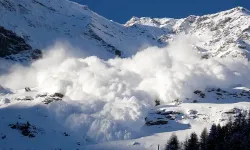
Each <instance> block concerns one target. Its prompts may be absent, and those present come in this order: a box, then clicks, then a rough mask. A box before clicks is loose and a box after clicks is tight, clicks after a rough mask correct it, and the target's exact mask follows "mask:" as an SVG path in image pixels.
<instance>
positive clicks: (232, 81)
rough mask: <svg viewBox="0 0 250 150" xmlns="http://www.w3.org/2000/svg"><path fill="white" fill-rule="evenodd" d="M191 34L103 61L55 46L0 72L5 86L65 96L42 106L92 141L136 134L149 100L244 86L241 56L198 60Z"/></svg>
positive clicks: (246, 67)
mask: <svg viewBox="0 0 250 150" xmlns="http://www.w3.org/2000/svg"><path fill="white" fill-rule="evenodd" d="M194 40H195V39H194V38H192V37H186V36H183V35H182V36H181V37H179V38H177V39H176V40H175V41H174V42H173V43H171V44H170V45H169V46H167V47H165V48H157V47H149V48H147V49H144V50H143V51H140V52H138V53H137V54H136V55H134V56H133V57H131V58H124V59H121V58H115V59H110V60H108V61H104V60H101V59H99V58H97V57H95V56H91V57H86V58H78V57H76V54H75V53H74V54H72V53H71V54H69V53H68V52H69V51H70V52H72V51H74V50H72V48H70V47H65V46H63V45H57V46H55V47H54V48H52V50H51V51H49V52H48V54H47V55H45V57H44V59H42V60H39V61H37V62H34V63H33V64H32V65H31V66H30V67H28V68H27V67H20V66H15V67H13V68H11V69H10V72H11V73H10V74H8V75H3V76H1V77H0V84H1V85H2V86H3V87H8V88H10V89H20V88H24V87H25V86H31V87H36V89H37V90H38V91H39V92H49V93H53V92H61V93H63V94H65V95H66V98H65V99H64V100H63V101H61V102H56V103H52V104H50V105H49V107H48V109H49V111H50V112H51V113H52V114H55V117H56V118H57V119H58V121H59V122H61V123H63V124H65V126H67V127H69V128H70V129H72V130H73V131H76V132H82V135H85V136H87V137H89V138H91V139H93V140H95V141H106V140H117V139H128V138H133V137H135V136H138V135H139V134H140V128H141V127H142V126H143V125H144V118H145V116H146V115H147V112H148V110H149V109H150V108H152V107H154V101H155V99H160V100H161V102H162V103H169V102H172V101H173V100H176V99H179V100H184V98H185V97H187V96H190V95H191V93H192V92H193V91H194V90H197V89H205V88H206V87H223V88H227V87H232V86H235V85H238V84H242V85H244V86H247V87H249V83H250V82H249V79H250V77H249V73H250V68H249V63H248V61H247V60H244V59H233V58H220V59H219V58H211V59H201V56H200V55H199V54H198V53H197V52H196V51H194V50H193V48H192V43H193V42H194Z"/></svg>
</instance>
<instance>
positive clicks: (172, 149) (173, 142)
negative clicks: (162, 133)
mask: <svg viewBox="0 0 250 150" xmlns="http://www.w3.org/2000/svg"><path fill="white" fill-rule="evenodd" d="M179 149H180V142H179V140H178V138H177V136H176V135H175V134H172V136H171V137H170V139H169V140H168V142H167V145H166V148H165V150H179Z"/></svg>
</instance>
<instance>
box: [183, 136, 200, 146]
mask: <svg viewBox="0 0 250 150" xmlns="http://www.w3.org/2000/svg"><path fill="white" fill-rule="evenodd" d="M184 149H185V150H199V141H198V137H197V134H196V133H194V132H193V133H192V134H191V135H190V138H189V139H188V141H187V144H186V145H185V147H184Z"/></svg>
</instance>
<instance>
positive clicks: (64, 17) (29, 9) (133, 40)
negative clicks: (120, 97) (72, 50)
mask: <svg viewBox="0 0 250 150" xmlns="http://www.w3.org/2000/svg"><path fill="white" fill-rule="evenodd" d="M58 3H60V2H57V1H54V2H51V1H49V0H28V1H23V0H18V1H12V0H8V1H5V0H1V1H0V7H2V8H3V9H1V14H2V15H1V18H2V19H1V20H0V26H3V27H5V28H6V29H9V30H11V31H13V32H15V33H16V34H17V35H19V36H21V37H23V38H24V39H25V41H26V42H27V43H28V44H30V45H31V46H32V47H34V48H37V49H46V48H48V47H50V46H52V45H53V44H55V43H56V42H57V41H68V43H69V44H70V45H75V46H76V47H77V48H79V49H82V50H83V52H84V53H86V55H87V56H91V55H96V56H98V57H100V58H103V59H109V58H112V57H115V55H120V56H121V57H130V56H132V55H134V54H135V53H136V52H137V51H138V50H140V49H141V48H145V47H148V46H158V47H164V46H165V45H166V44H167V43H168V42H171V41H172V40H173V39H174V38H175V37H176V36H177V35H178V34H179V33H181V32H184V33H185V34H188V35H190V36H197V38H200V41H199V42H197V43H194V49H195V50H197V51H198V52H199V53H201V54H202V57H203V58H207V57H215V56H218V57H225V56H233V57H247V58H248V57H249V50H250V48H249V39H250V38H249V37H250V36H249V31H248V30H249V28H250V24H249V23H248V22H250V21H249V20H250V18H249V14H248V13H249V11H248V10H246V9H245V8H243V7H236V8H233V9H231V10H228V11H223V12H219V13H216V14H210V15H204V16H189V17H187V18H183V19H173V18H161V19H159V18H156V19H151V18H145V17H144V18H140V19H139V18H135V17H134V18H132V19H130V20H129V21H128V22H127V23H125V24H124V25H122V24H118V23H115V22H113V21H109V20H108V19H106V18H104V17H102V16H100V15H98V14H96V13H94V12H93V11H91V10H89V9H88V7H87V6H85V5H79V4H77V3H74V2H71V1H63V2H61V4H60V5H59V4H58ZM65 6H70V7H67V8H64V7H65ZM62 8H64V9H62ZM66 11H68V12H67V13H65V12H66ZM35 12H36V13H35ZM242 14H245V16H244V15H242ZM230 17H231V18H233V19H230V20H224V22H223V18H224V19H228V18H230ZM240 17H242V18H243V21H241V22H243V24H242V23H241V24H240V21H239V19H240ZM53 18H57V19H56V20H54V19H53ZM9 19H11V20H9ZM233 21H235V22H236V23H235V25H234V26H232V27H229V28H228V27H227V26H228V23H229V22H233ZM140 22H141V23H140ZM154 24H155V25H154ZM239 24H240V25H239ZM211 26H212V27H211ZM224 26H226V27H224ZM236 26H239V28H237V27H236ZM231 28H233V29H231ZM240 28H244V29H240ZM37 30H39V31H41V33H40V35H39V36H38V35H37V34H35V33H36V32H35V31H37ZM244 30H245V31H244ZM229 31H233V32H235V33H234V34H235V35H230V34H229V36H228V33H227V32H229ZM243 31H244V32H243ZM205 32H207V33H206V34H204V33H205ZM211 34H212V36H211ZM210 36H211V37H210ZM204 37H206V38H205V39H204ZM223 38H224V39H223ZM218 39H222V40H218ZM206 41H209V42H206ZM89 49H91V50H89ZM228 49H230V50H228Z"/></svg>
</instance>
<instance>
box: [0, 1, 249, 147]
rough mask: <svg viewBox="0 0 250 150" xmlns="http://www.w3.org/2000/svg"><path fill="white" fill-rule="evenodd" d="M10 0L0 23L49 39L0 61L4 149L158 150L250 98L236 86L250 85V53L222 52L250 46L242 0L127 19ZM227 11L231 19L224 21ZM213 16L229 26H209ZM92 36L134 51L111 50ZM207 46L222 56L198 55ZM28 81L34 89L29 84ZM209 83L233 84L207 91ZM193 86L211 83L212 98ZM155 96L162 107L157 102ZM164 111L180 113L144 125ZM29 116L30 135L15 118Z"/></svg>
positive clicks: (33, 38)
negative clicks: (19, 59) (195, 11)
mask: <svg viewBox="0 0 250 150" xmlns="http://www.w3.org/2000/svg"><path fill="white" fill-rule="evenodd" d="M0 2H6V1H3V0H0ZM8 2H9V5H10V6H11V7H9V8H5V9H0V14H1V16H0V18H1V19H0V25H2V26H4V27H6V28H7V29H9V30H13V31H15V32H16V33H17V34H19V35H22V36H23V37H26V38H27V36H29V38H28V39H29V40H28V42H29V44H31V45H32V46H33V47H35V48H36V47H38V48H43V50H44V51H45V54H44V57H43V59H40V60H38V61H36V62H33V63H32V64H30V65H28V66H23V65H21V64H14V65H13V64H11V63H10V62H5V60H1V62H3V63H1V64H6V67H5V66H3V65H1V66H0V69H1V70H0V73H1V74H0V85H1V87H0V119H1V123H0V129H1V130H0V135H1V136H4V135H6V136H7V138H5V139H2V140H0V147H1V148H5V149H10V148H12V149H41V150H42V149H60V148H62V149H76V148H79V149H156V148H157V145H158V144H160V145H161V148H163V146H164V143H165V142H166V141H167V138H168V137H169V136H170V135H171V134H172V133H173V132H176V134H177V135H180V138H181V139H185V138H186V136H188V134H189V133H190V132H192V131H196V132H200V130H202V129H203V127H209V126H210V125H211V124H212V123H222V124H223V121H222V120H223V119H225V121H226V120H227V119H228V118H227V117H228V116H225V111H228V110H231V109H233V108H237V109H242V110H247V109H249V99H250V97H247V96H245V97H241V98H235V97H234V96H232V95H230V94H232V93H233V92H235V91H236V92H235V93H237V92H239V93H240V92H242V91H244V92H249V88H250V82H249V81H250V77H249V73H250V68H249V67H250V65H249V61H248V58H247V57H234V56H231V55H229V56H227V57H222V58H220V57H221V56H224V54H225V53H227V52H229V53H237V52H238V51H239V52H240V53H241V52H243V51H247V50H248V49H246V50H245V49H244V50H242V49H239V48H236V47H235V42H236V41H237V40H239V41H240V40H243V39H238V38H239V36H240V34H243V33H244V34H248V33H249V32H248V31H246V32H245V31H244V32H243V30H244V29H246V27H247V26H248V25H249V15H248V14H247V12H245V11H243V10H242V8H235V9H233V10H229V11H225V12H221V13H218V14H214V15H207V16H201V17H197V16H190V17H188V18H185V19H179V20H178V19H168V18H164V19H154V20H152V19H151V18H135V17H134V18H133V19H131V20H130V21H129V22H128V23H127V24H126V25H124V26H122V25H120V24H117V23H115V22H111V21H109V20H107V19H105V18H103V17H101V16H99V15H97V14H95V13H94V12H92V11H90V10H89V9H88V8H87V7H86V6H81V5H78V4H76V3H72V2H69V1H59V0H55V1H49V0H39V1H29V0H19V1H14V0H9V1H8ZM39 2H42V4H41V3H39ZM0 4H1V3H0ZM18 4H22V7H21V6H20V5H18ZM4 6H6V5H3V6H0V7H4ZM48 6H49V7H48ZM23 7H25V8H26V9H25V8H23ZM12 9H13V10H12ZM10 10H12V11H10ZM66 12H67V13H66ZM227 17H232V18H233V19H232V20H233V21H232V22H231V23H228V24H223V23H221V24H223V26H220V25H221V24H220V22H223V19H225V18H227ZM55 18H56V19H55ZM204 18H205V19H204ZM238 18H242V19H240V20H238ZM202 19H204V20H203V21H199V20H202ZM234 21H235V22H234ZM64 22H65V23H64ZM190 22H195V23H194V24H192V23H190ZM242 22H243V24H242ZM206 23H208V24H206ZM210 23H212V24H213V27H214V28H222V30H223V32H227V31H232V32H230V34H227V33H220V32H219V31H220V29H214V30H213V31H211V30H212V29H211V28H210V27H211V25H210ZM239 24H240V25H239ZM231 25H232V26H231ZM89 29H91V30H89ZM69 30H70V31H69ZM141 32H144V33H141ZM92 33H94V36H93V35H92V37H91V36H90V37H89V34H92ZM95 35H97V36H98V37H99V38H101V39H102V40H105V42H106V43H108V44H111V45H112V46H114V47H115V48H117V49H120V50H122V51H123V52H124V56H129V57H126V58H118V57H117V58H113V56H112V54H111V53H109V52H107V51H109V50H108V49H107V48H106V47H105V46H103V45H102V44H103V43H102V42H100V41H101V40H94V37H95ZM166 36H167V37H166ZM161 37H162V38H163V40H164V39H165V38H167V40H165V42H166V43H165V44H166V45H167V46H166V45H165V44H159V43H158V42H157V40H158V39H159V38H161ZM153 38H155V39H154V40H153ZM232 38H233V40H232V41H233V42H230V39H232ZM57 39H59V40H57ZM97 39H98V38H97ZM58 41H59V42H58ZM60 41H63V42H60ZM64 41H66V42H64ZM98 41H99V42H98ZM246 41H249V40H248V39H246ZM105 42H104V43H105ZM54 43H55V44H54ZM223 45H224V46H223ZM225 45H226V46H225ZM106 46H107V45H106ZM228 47H229V49H227V48H228ZM224 48H225V49H224ZM219 49H220V50H219ZM224 50H225V51H224ZM206 52H209V54H211V55H214V56H218V57H210V58H209V59H201V57H202V56H203V54H204V53H206ZM93 55H94V56H93ZM237 56H238V55H237ZM240 56H241V55H240ZM9 63H10V64H9ZM7 66H8V67H7ZM25 87H30V88H31V91H30V92H25V91H24V88H25ZM236 87H241V88H236ZM209 88H222V89H226V90H227V91H229V92H228V95H226V94H225V95H221V93H220V94H216V92H215V93H213V92H212V93H210V94H209V93H208V91H207V89H209ZM195 90H201V91H206V92H207V93H206V97H205V98H204V99H202V98H200V97H199V96H197V95H194V91H195ZM55 92H59V93H62V94H64V95H65V96H64V97H63V98H62V100H58V101H55V102H52V103H49V104H48V105H45V104H44V103H43V100H44V97H41V96H40V97H37V95H38V94H42V93H48V95H50V94H53V93H55ZM230 92H232V93H230ZM233 94H234V93H233ZM44 95H46V94H44ZM243 95H244V94H243ZM236 96H238V95H237V94H236ZM188 98H189V100H188ZM156 99H158V100H160V102H161V105H160V106H155V100H156ZM191 100H197V101H198V103H192V101H191ZM175 102H176V103H178V104H179V105H175V104H174V103H175ZM159 110H172V111H178V112H180V114H179V116H177V117H176V119H174V120H171V121H169V123H168V124H167V125H160V126H146V125H145V120H144V119H145V117H149V118H150V117H151V118H153V119H154V117H155V115H156V114H155V111H159ZM196 112H197V115H198V114H199V115H198V117H197V118H195V117H196V116H195V117H194V113H196ZM204 118H205V119H204ZM27 121H29V123H30V124H32V125H35V126H36V128H37V131H36V132H37V133H36V137H34V138H28V137H25V136H22V134H20V133H19V132H18V131H16V130H13V129H11V128H10V127H9V124H14V123H16V122H20V123H25V122H27ZM68 134H69V136H66V135H68ZM13 143H14V144H13Z"/></svg>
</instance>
